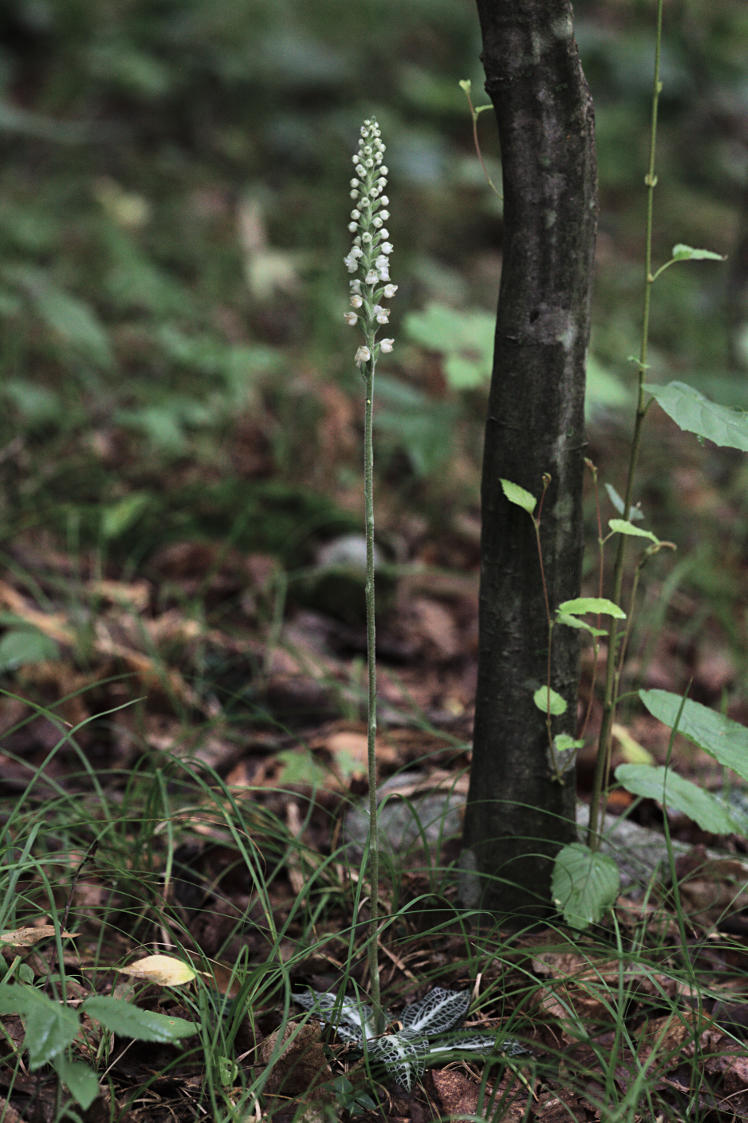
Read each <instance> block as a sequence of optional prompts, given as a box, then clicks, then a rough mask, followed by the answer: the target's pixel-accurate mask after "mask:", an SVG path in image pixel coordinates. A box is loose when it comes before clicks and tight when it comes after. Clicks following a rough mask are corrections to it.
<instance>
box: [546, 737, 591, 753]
mask: <svg viewBox="0 0 748 1123" xmlns="http://www.w3.org/2000/svg"><path fill="white" fill-rule="evenodd" d="M553 747H554V749H555V750H556V752H557V753H570V752H571V751H572V749H583V748H584V738H583V737H570V736H569V734H568V733H557V734H556V736H555V737H554V738H553Z"/></svg>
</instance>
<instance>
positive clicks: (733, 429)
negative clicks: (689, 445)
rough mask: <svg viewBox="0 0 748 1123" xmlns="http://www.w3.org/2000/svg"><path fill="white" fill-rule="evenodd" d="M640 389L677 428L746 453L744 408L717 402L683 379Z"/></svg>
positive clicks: (747, 418) (747, 438)
mask: <svg viewBox="0 0 748 1123" xmlns="http://www.w3.org/2000/svg"><path fill="white" fill-rule="evenodd" d="M644 389H645V390H646V391H647V392H648V393H650V394H651V395H652V396H653V397H654V398H655V399H656V400H657V403H658V404H659V405H660V406H661V407H662V409H664V411H665V413H667V414H668V416H669V417H672V419H673V421H674V422H675V424H676V425H678V426H679V427H680V428H681V429H685V431H686V432H688V433H696V434H697V435H698V436H700V437H705V438H706V439H707V440H708V441H713V442H714V444H716V445H720V446H722V447H723V448H739V449H740V450H741V451H742V452H748V411H746V410H741V409H731V408H730V406H721V405H717V403H716V402H712V401H710V400H709V398H707V397H705V396H704V394H701V393H699V391H698V390H696V389H694V387H693V386H688V385H686V383H685V382H669V383H668V384H667V386H654V385H651V384H647V385H646V386H645V387H644Z"/></svg>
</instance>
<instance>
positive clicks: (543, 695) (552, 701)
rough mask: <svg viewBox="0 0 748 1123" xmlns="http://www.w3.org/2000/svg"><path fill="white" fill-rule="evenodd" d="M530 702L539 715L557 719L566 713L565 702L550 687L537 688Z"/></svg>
mask: <svg viewBox="0 0 748 1123" xmlns="http://www.w3.org/2000/svg"><path fill="white" fill-rule="evenodd" d="M532 700H533V702H534V703H535V705H536V706H537V707H538V709H539V710H540V712H541V713H544V714H551V715H552V716H553V717H559V716H560V715H561V714H565V713H566V710H567V705H566V702H565V701H564V699H563V698H562V697H561V695H560V694H557V693H556V691H555V690H552V689H551V687H550V686H539V687H538V689H537V690H536V691H535V692H534V694H533V696H532Z"/></svg>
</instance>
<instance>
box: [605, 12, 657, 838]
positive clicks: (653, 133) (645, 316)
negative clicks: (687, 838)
mask: <svg viewBox="0 0 748 1123" xmlns="http://www.w3.org/2000/svg"><path fill="white" fill-rule="evenodd" d="M662 8H663V0H657V37H656V43H655V66H654V78H653V83H652V113H651V120H650V133H649V166H648V168H647V174H646V176H645V177H644V182H645V184H646V188H647V218H646V228H645V236H644V304H643V308H642V334H641V346H640V350H639V359H638V362H637V367H638V394H637V403H636V414H635V417H634V431H633V434H632V438H631V449H630V452H629V464H628V474H627V477H626V491H625V496H624V501H623V518H625V519H627V518H629V515H630V511H631V505H632V500H633V494H634V479H635V476H636V467H637V463H638V459H639V447H640V445H641V439H642V429H643V422H644V417H645V415H646V412H647V403H646V402H645V391H644V378H645V373H646V370H647V354H648V347H649V316H650V304H651V296H652V285H653V283H654V280H655V278H654V276H653V273H652V231H653V228H654V190H655V187H656V186H657V176H656V174H655V154H656V145H657V114H658V110H659V104H660V93H661V90H662V83H661V81H660V50H661V44H662ZM617 537H618V542H617V547H616V555H615V562H614V567H613V601H614V602H615V603H616V604H620V602H621V592H622V589H623V571H624V565H625V560H626V535H625V534H619V535H618V536H617ZM618 642H619V626H618V621H617V620H616V619H615V618H614V619H612V620H611V625H610V635H609V637H608V656H607V662H606V665H605V694H604V698H603V718H602V724H601V726H600V737H599V740H598V744H597V759H596V761H595V776H594V780H593V785H592V799H591V802H590V822H589V829H588V831H587V845H588V846H590V847H591V848H592V849H593V850H596V849H597V848H598V846H599V845H600V823H601V821H602V814H603V808H602V806H601V804H602V797H603V791H604V790H605V788H606V787H607V778H608V773H609V771H610V751H611V732H612V728H613V722H614V721H615V715H616V704H617V701H618V698H617V676H616V658H617V649H618Z"/></svg>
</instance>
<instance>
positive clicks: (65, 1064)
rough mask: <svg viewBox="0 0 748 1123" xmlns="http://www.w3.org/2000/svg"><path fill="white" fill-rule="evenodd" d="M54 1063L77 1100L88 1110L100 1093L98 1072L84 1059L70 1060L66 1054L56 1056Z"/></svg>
mask: <svg viewBox="0 0 748 1123" xmlns="http://www.w3.org/2000/svg"><path fill="white" fill-rule="evenodd" d="M52 1063H53V1065H54V1069H55V1072H56V1073H57V1075H58V1076H59V1078H60V1080H61V1081H62V1083H63V1084H64V1085H65V1087H66V1088H67V1089H68V1091H69V1092H70V1094H71V1096H72V1097H73V1099H74V1100H75V1102H76V1103H77V1104H79V1105H80V1107H82V1108H83V1110H84V1111H87V1110H88V1108H89V1107H90V1106H91V1104H92V1103H93V1102H94V1100H95V1099H96V1097H97V1096H98V1094H99V1078H98V1076H97V1075H96V1073H95V1072H94V1071H93V1069H91V1068H89V1067H88V1065H86V1064H83V1062H82V1061H70V1060H68V1058H67V1057H65V1056H61V1057H56V1058H55V1060H54V1061H53V1062H52Z"/></svg>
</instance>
